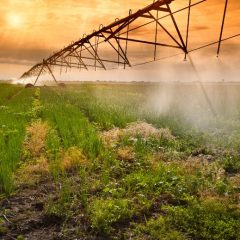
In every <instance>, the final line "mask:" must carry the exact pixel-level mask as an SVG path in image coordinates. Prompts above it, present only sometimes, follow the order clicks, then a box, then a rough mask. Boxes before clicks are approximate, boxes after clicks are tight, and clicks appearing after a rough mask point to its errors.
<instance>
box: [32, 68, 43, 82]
mask: <svg viewBox="0 0 240 240" xmlns="http://www.w3.org/2000/svg"><path fill="white" fill-rule="evenodd" d="M43 68H44V64H42V67H41V69H40V71H39V73H38V75H37V78H36V80H35V82H34V84H33V85H34V86H36V84H37V81H38V79H39V77H40V75H41V74H42V71H43Z"/></svg>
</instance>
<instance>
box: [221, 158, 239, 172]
mask: <svg viewBox="0 0 240 240" xmlns="http://www.w3.org/2000/svg"><path fill="white" fill-rule="evenodd" d="M223 168H224V169H225V170H226V172H227V173H238V172H240V156H238V155H228V156H227V157H226V158H225V159H224V162H223Z"/></svg>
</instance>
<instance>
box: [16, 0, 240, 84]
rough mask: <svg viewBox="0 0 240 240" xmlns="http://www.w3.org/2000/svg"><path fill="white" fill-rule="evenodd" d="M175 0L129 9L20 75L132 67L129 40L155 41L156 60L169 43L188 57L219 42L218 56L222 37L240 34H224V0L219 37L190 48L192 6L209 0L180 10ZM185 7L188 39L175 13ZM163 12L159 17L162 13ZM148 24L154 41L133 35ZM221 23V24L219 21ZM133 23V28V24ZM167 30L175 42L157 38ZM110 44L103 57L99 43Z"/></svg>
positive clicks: (150, 43) (153, 42)
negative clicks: (169, 24)
mask: <svg viewBox="0 0 240 240" xmlns="http://www.w3.org/2000/svg"><path fill="white" fill-rule="evenodd" d="M173 1H174V0H156V1H154V2H153V3H152V4H150V5H148V6H147V7H145V8H143V9H141V10H138V11H137V12H135V13H133V12H132V10H129V16H127V17H125V18H123V19H116V21H115V22H113V23H111V24H109V25H108V26H103V25H100V27H99V30H98V31H93V33H92V34H89V35H84V36H83V37H82V38H81V39H80V40H78V41H76V42H73V43H71V44H70V45H69V46H67V47H65V48H63V49H62V50H60V51H58V52H56V53H53V55H51V56H50V57H49V58H47V59H43V61H42V62H41V63H38V64H36V65H34V66H33V67H32V68H31V69H30V70H29V71H28V72H25V73H24V74H23V75H22V76H21V78H20V79H22V80H25V79H27V78H34V85H36V83H37V82H38V80H39V77H40V76H41V75H43V74H50V75H51V76H52V78H53V80H54V81H55V82H56V83H57V79H56V77H55V76H54V68H56V67H58V68H60V72H61V71H62V68H64V69H68V68H70V69H71V68H78V69H80V70H81V69H85V70H89V69H90V68H91V69H92V68H94V69H95V70H97V69H103V70H107V69H109V68H108V67H107V64H117V65H118V66H120V65H121V66H123V68H124V69H125V68H126V67H131V66H132V63H130V61H129V54H128V48H129V43H130V42H135V43H141V44H147V45H153V46H154V54H153V60H152V61H156V60H157V59H156V54H157V47H159V46H161V47H167V48H175V49H179V50H181V51H182V53H184V54H185V60H186V56H187V54H188V53H190V52H193V51H196V50H199V49H202V48H205V47H208V46H211V45H214V44H218V48H217V56H218V55H219V53H220V50H221V43H222V42H223V41H226V40H229V39H232V38H235V37H238V36H240V34H237V35H234V36H230V37H228V38H223V30H224V23H225V16H226V13H227V7H228V0H225V1H226V2H225V6H224V10H223V17H222V24H221V29H220V36H219V40H218V41H215V42H212V43H209V44H207V45H204V46H201V47H198V48H196V49H191V50H189V49H188V39H189V28H190V17H191V9H192V7H194V6H196V5H199V4H201V3H203V2H206V1H207V0H201V1H199V2H196V3H194V4H193V3H192V0H189V4H188V6H186V7H184V8H182V9H179V10H177V11H174V12H173V11H172V10H171V3H172V2H173ZM184 10H186V11H187V12H188V14H187V29H186V39H184V37H183V34H182V32H181V31H180V28H179V27H178V24H177V21H176V19H175V14H176V13H179V12H181V11H184ZM160 13H161V14H163V16H161V17H159V15H160ZM140 18H144V19H147V20H148V21H147V23H144V24H140V25H138V26H136V20H138V19H140ZM165 18H170V21H171V22H172V24H173V28H174V29H173V30H174V31H175V34H172V33H171V32H170V29H167V28H166V27H165V26H164V25H163V23H162V20H163V19H165ZM149 24H154V28H155V29H154V34H155V41H146V40H139V39H137V38H136V37H134V36H130V33H131V32H133V31H134V30H137V29H141V28H143V27H145V26H147V25H149ZM219 25H220V24H219ZM130 26H131V27H132V28H130ZM160 29H161V31H164V32H165V34H166V35H167V37H168V39H169V41H168V42H170V43H171V42H173V44H165V43H160V42H158V34H159V30H160ZM171 31H172V30H171ZM103 43H105V44H108V47H110V48H111V54H108V57H103V56H102V55H101V54H100V47H101V46H103V45H104V44H103ZM113 53H115V54H116V55H117V59H116V60H111V59H112V55H113Z"/></svg>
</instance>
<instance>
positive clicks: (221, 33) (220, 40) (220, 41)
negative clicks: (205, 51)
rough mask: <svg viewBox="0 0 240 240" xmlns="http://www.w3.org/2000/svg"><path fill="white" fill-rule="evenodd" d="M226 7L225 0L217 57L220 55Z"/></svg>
mask: <svg viewBox="0 0 240 240" xmlns="http://www.w3.org/2000/svg"><path fill="white" fill-rule="evenodd" d="M227 7H228V0H226V2H225V7H224V12H223V19H222V26H221V31H220V37H219V43H218V49H217V57H218V56H219V53H220V50H221V43H222V35H223V30H224V24H225V18H226V13H227Z"/></svg>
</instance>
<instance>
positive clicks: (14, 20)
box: [7, 13, 22, 28]
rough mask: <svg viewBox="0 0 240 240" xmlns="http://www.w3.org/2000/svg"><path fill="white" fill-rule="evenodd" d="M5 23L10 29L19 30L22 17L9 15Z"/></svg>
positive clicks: (13, 14) (14, 14) (15, 14)
mask: <svg viewBox="0 0 240 240" xmlns="http://www.w3.org/2000/svg"><path fill="white" fill-rule="evenodd" d="M7 22H8V24H9V26H10V27H14V28H19V27H21V25H22V17H21V16H20V15H18V14H17V13H10V14H8V16H7Z"/></svg>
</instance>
